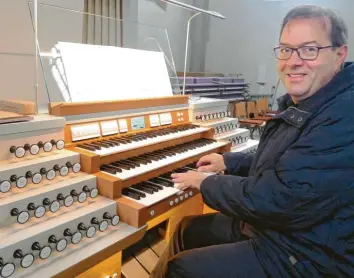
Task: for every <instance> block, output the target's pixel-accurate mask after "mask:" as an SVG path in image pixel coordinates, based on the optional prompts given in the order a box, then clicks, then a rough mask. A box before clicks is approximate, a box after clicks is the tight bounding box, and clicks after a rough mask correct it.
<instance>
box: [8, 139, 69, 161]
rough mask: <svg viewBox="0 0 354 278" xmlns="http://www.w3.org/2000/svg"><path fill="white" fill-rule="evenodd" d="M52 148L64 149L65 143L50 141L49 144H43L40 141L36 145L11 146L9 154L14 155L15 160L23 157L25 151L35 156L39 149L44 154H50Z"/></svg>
mask: <svg viewBox="0 0 354 278" xmlns="http://www.w3.org/2000/svg"><path fill="white" fill-rule="evenodd" d="M53 146H55V147H56V148H57V150H62V149H64V146H65V143H64V141H63V140H58V141H55V140H54V139H52V140H51V141H50V142H45V143H43V142H42V141H40V142H38V143H37V144H32V145H30V144H25V145H24V146H19V147H16V146H11V147H10V153H13V154H15V156H16V157H17V158H21V157H24V156H25V154H26V151H29V153H30V154H32V155H36V154H38V153H39V151H40V149H43V151H45V152H50V151H51V150H52V149H53Z"/></svg>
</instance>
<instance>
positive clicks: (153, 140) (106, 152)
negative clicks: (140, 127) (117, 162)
mask: <svg viewBox="0 0 354 278" xmlns="http://www.w3.org/2000/svg"><path fill="white" fill-rule="evenodd" d="M207 130H209V128H207V127H197V128H194V129H191V130H185V131H180V132H177V133H171V134H168V135H161V136H157V137H154V138H147V139H145V140H141V141H138V142H133V141H132V142H131V143H128V144H120V145H119V146H114V147H109V148H105V147H101V149H100V150H96V151H94V153H96V154H98V155H100V156H107V155H110V154H114V153H119V152H123V151H127V150H131V149H135V148H141V147H145V146H149V145H152V144H156V143H161V142H164V141H169V140H172V139H178V138H182V137H185V136H189V135H193V134H197V133H201V132H204V131H207ZM138 135H139V134H138ZM85 150H86V149H85ZM86 151H88V150H86Z"/></svg>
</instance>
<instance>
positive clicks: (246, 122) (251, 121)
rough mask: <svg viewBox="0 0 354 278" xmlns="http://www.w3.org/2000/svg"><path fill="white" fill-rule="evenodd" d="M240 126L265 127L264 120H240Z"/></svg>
mask: <svg viewBox="0 0 354 278" xmlns="http://www.w3.org/2000/svg"><path fill="white" fill-rule="evenodd" d="M239 123H240V124H246V125H263V124H264V121H263V120H253V119H243V120H239Z"/></svg>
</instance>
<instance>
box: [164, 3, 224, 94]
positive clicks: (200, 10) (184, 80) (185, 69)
mask: <svg viewBox="0 0 354 278" xmlns="http://www.w3.org/2000/svg"><path fill="white" fill-rule="evenodd" d="M161 1H162V2H165V3H169V4H172V5H175V6H178V7H182V8H184V9H187V10H190V11H194V12H197V13H195V14H194V15H192V16H191V17H190V18H189V20H188V24H187V38H186V49H185V55H184V71H183V89H182V95H184V94H185V89H186V72H187V57H188V41H189V29H190V23H191V21H192V19H193V18H194V17H196V16H198V15H200V14H207V15H210V16H213V17H216V18H219V19H225V18H226V17H225V16H223V15H221V14H219V13H217V12H214V11H207V10H203V9H201V8H198V7H195V6H192V5H188V4H186V3H183V2H179V1H176V0H161Z"/></svg>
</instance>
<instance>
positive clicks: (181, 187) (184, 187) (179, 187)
mask: <svg viewBox="0 0 354 278" xmlns="http://www.w3.org/2000/svg"><path fill="white" fill-rule="evenodd" d="M188 187H189V186H187V185H186V184H185V183H183V182H181V183H176V184H175V188H177V189H179V190H185V189H187V188H188Z"/></svg>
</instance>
